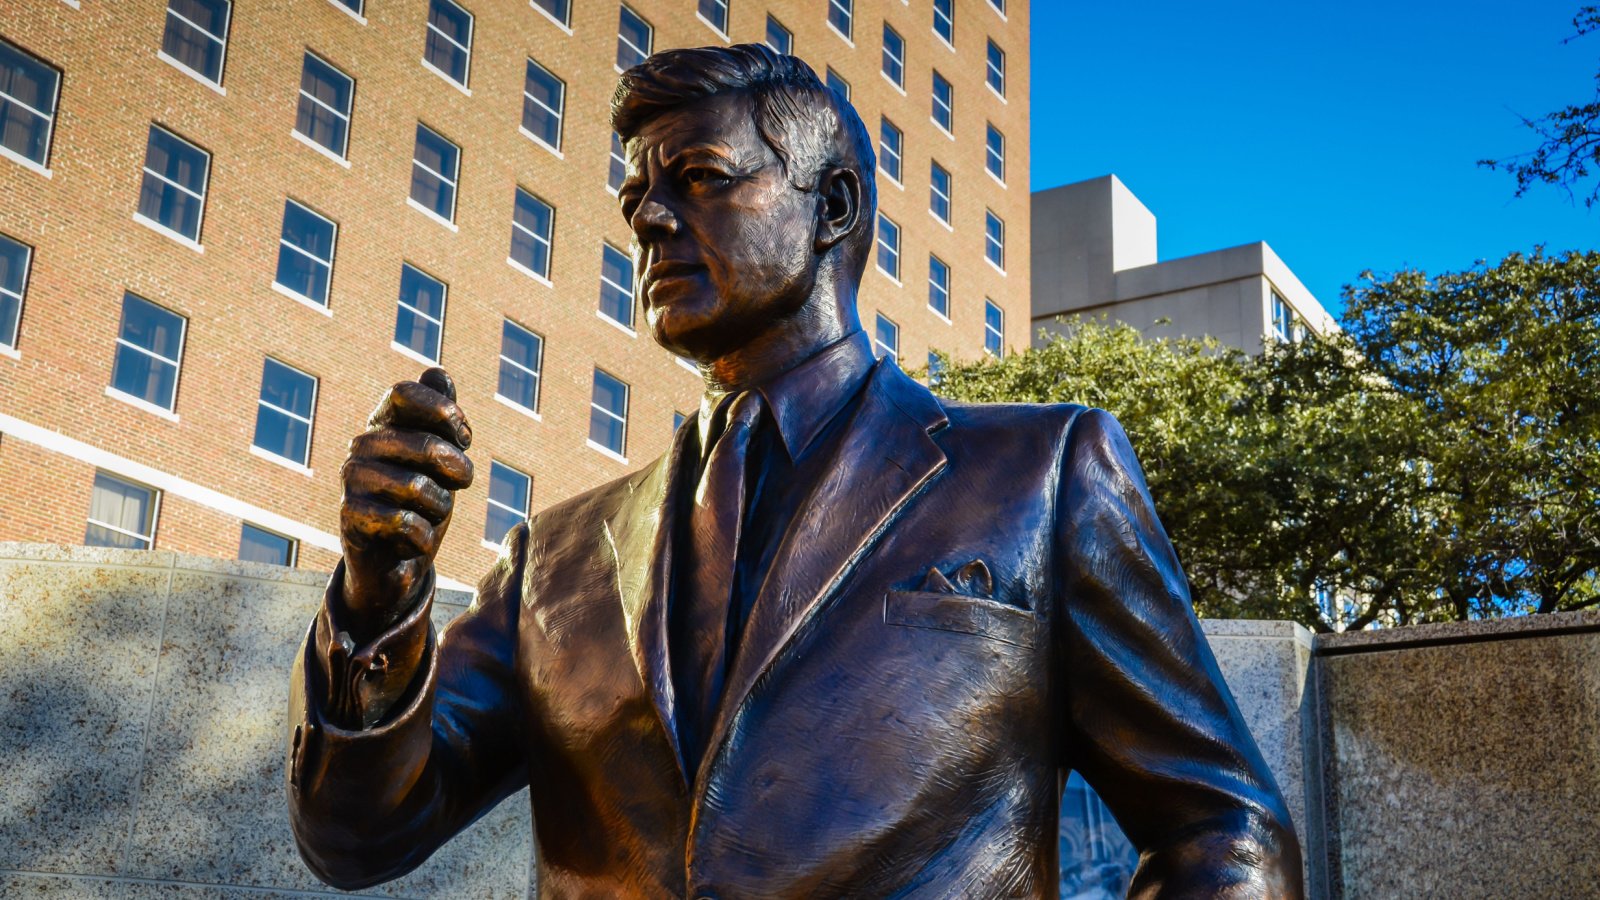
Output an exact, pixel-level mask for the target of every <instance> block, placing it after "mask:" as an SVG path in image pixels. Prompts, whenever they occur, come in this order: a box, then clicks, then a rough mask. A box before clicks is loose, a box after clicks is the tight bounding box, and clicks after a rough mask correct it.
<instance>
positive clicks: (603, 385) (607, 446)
mask: <svg viewBox="0 0 1600 900" xmlns="http://www.w3.org/2000/svg"><path fill="white" fill-rule="evenodd" d="M589 443H591V444H594V445H595V446H597V447H600V448H602V449H604V450H607V451H609V452H611V453H614V454H616V455H617V456H626V455H627V454H626V453H625V452H624V451H625V450H626V449H627V445H628V385H627V382H624V381H622V380H620V379H618V378H616V377H614V376H612V375H609V374H607V373H605V372H603V371H601V370H600V369H595V370H594V393H593V394H592V395H591V397H590V399H589Z"/></svg>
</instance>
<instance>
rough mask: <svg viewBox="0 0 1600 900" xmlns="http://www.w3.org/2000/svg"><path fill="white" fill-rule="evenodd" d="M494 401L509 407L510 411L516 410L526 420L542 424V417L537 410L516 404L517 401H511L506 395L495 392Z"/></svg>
mask: <svg viewBox="0 0 1600 900" xmlns="http://www.w3.org/2000/svg"><path fill="white" fill-rule="evenodd" d="M494 399H495V402H497V403H499V404H500V405H502V406H509V407H511V408H512V409H514V410H516V411H517V412H519V413H522V414H523V415H525V416H527V417H528V418H530V419H532V420H534V421H535V422H543V421H544V417H543V416H541V415H539V412H538V410H533V409H529V408H527V407H526V406H523V405H522V404H521V403H518V402H517V401H515V400H513V399H511V398H510V397H507V396H506V395H504V394H502V393H500V392H499V391H495V394H494Z"/></svg>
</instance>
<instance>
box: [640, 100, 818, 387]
mask: <svg viewBox="0 0 1600 900" xmlns="http://www.w3.org/2000/svg"><path fill="white" fill-rule="evenodd" d="M754 113H755V106H754V103H753V102H752V101H751V99H750V98H749V97H747V96H745V95H742V94H731V95H721V96H716V97H711V98H708V99H706V100H703V101H700V102H699V103H695V104H692V105H690V106H685V107H682V108H679V109H675V110H671V111H669V112H666V113H662V114H661V115H659V116H657V117H656V118H654V119H652V120H651V121H650V122H648V123H647V124H646V125H645V126H644V128H643V129H641V130H640V132H639V134H637V135H636V136H635V137H634V138H633V139H632V140H630V141H628V144H627V157H628V172H627V177H626V178H625V179H624V180H623V183H622V187H621V190H620V191H619V192H618V197H619V199H620V200H621V203H622V214H623V217H624V218H626V219H627V220H628V224H629V226H631V227H632V229H633V235H634V241H633V269H634V287H635V296H637V297H638V298H639V299H640V302H641V303H643V304H644V314H645V321H646V322H647V323H648V324H649V326H650V331H651V334H652V335H653V336H654V337H655V339H656V341H657V342H658V343H660V344H661V345H662V346H663V347H666V348H667V349H668V350H671V351H672V352H674V353H677V354H679V355H681V356H686V357H689V358H690V359H694V360H697V361H701V362H708V361H710V360H714V359H718V358H720V357H722V356H724V355H726V354H728V353H730V352H732V351H734V350H737V349H739V348H740V347H742V346H744V345H745V344H747V343H749V342H750V341H751V340H752V339H754V338H755V337H757V336H759V335H761V334H763V333H764V332H766V331H768V330H769V329H773V328H783V327H793V323H794V322H795V321H796V313H798V312H799V311H800V309H801V308H802V307H803V306H804V305H805V303H806V300H807V299H808V298H809V297H810V295H811V290H812V286H813V284H814V283H815V281H816V274H817V266H818V262H819V259H820V257H819V256H818V253H817V252H816V248H815V236H816V227H817V221H818V214H819V210H820V206H819V200H818V197H817V195H816V194H815V193H813V192H810V191H803V190H800V189H798V188H796V187H794V185H792V184H791V183H790V182H789V179H788V177H787V176H786V174H785V172H784V166H783V161H782V160H781V159H780V158H779V157H778V156H777V154H776V153H774V152H773V150H772V148H771V147H769V146H767V142H766V141H764V140H763V139H762V137H761V133H760V132H759V131H758V130H757V129H756V125H755V116H754Z"/></svg>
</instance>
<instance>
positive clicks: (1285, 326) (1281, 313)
mask: <svg viewBox="0 0 1600 900" xmlns="http://www.w3.org/2000/svg"><path fill="white" fill-rule="evenodd" d="M1272 336H1273V337H1275V338H1277V339H1278V340H1280V341H1282V342H1284V343H1289V342H1290V341H1293V340H1296V339H1298V337H1299V334H1297V332H1296V328H1295V316H1294V310H1293V309H1292V308H1290V306H1289V301H1287V300H1285V299H1283V295H1282V294H1279V293H1278V292H1277V291H1273V292H1272Z"/></svg>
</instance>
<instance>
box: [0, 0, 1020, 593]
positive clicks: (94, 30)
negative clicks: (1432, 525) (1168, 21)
mask: <svg viewBox="0 0 1600 900" xmlns="http://www.w3.org/2000/svg"><path fill="white" fill-rule="evenodd" d="M762 40H766V41H768V42H769V43H773V44H774V45H777V46H779V47H780V49H790V50H791V52H794V53H795V54H797V55H798V56H800V57H801V58H803V59H805V60H806V61H807V62H809V63H810V64H811V65H812V66H813V67H815V68H816V69H817V71H818V73H819V74H822V75H825V76H826V77H827V78H828V79H829V81H830V83H833V84H835V85H836V87H837V88H838V89H840V90H848V91H849V94H850V99H851V101H852V102H853V103H854V105H855V106H856V108H857V110H858V111H859V112H860V113H861V116H862V119H863V120H864V121H865V122H866V124H867V127H868V129H869V130H870V131H871V132H872V133H873V134H874V135H877V136H878V137H879V140H880V143H879V153H880V156H881V157H882V163H881V168H880V172H879V178H878V182H879V198H880V199H879V205H880V210H881V213H882V216H883V218H882V219H880V227H879V235H878V244H879V245H878V248H877V257H876V260H875V265H872V266H869V267H868V270H867V273H866V276H865V278H864V284H863V290H862V294H861V303H860V308H861V316H862V321H863V324H864V326H865V327H866V329H867V330H868V332H869V333H870V334H872V336H873V337H874V338H875V341H876V343H877V346H878V347H879V349H880V352H892V353H895V354H896V355H897V356H898V358H899V359H900V360H901V361H902V365H903V367H904V368H907V369H916V368H920V367H922V366H923V365H925V364H926V360H927V353H928V351H930V350H931V349H938V350H942V351H945V352H948V353H950V354H953V355H956V356H974V355H977V354H979V353H983V352H985V351H986V350H988V351H991V352H1003V349H1004V347H1006V346H1007V345H1011V344H1025V343H1026V341H1027V328H1028V320H1029V283H1028V279H1029V270H1030V266H1029V258H1028V248H1029V243H1030V241H1029V233H1028V228H1029V225H1028V214H1029V197H1028V94H1029V85H1028V9H1027V5H1026V3H1025V2H1024V0H910V2H901V0H768V2H758V0H629V2H628V3H627V4H621V3H619V2H618V0H458V2H453V0H252V2H248V3H244V2H241V3H230V2H227V0H170V2H163V0H0V196H3V197H4V198H5V199H4V201H3V202H0V479H3V483H5V484H6V485H7V486H8V490H7V492H6V498H5V499H4V500H0V540H33V541H52V542H59V543H81V542H89V543H108V544H115V545H119V546H134V547H139V546H152V545H153V546H156V547H162V548H168V549H174V550H181V551H188V552H197V553H205V554H210V555H214V556H222V557H233V556H236V555H244V556H247V557H250V558H255V559H264V560H273V559H279V560H289V561H291V562H297V563H298V564H300V565H305V566H310V567H315V568H329V567H331V565H332V564H333V562H334V560H335V558H336V554H337V552H338V542H337V538H336V529H337V509H338V502H339V494H340V485H339V476H338V470H339V463H340V461H341V460H342V458H343V456H344V452H345V444H346V441H347V439H348V438H349V437H350V436H351V435H353V434H355V433H356V432H357V431H359V430H360V428H361V427H362V425H363V423H364V421H365V417H366V415H367V413H368V412H369V411H370V410H371V408H372V406H373V404H374V403H375V402H376V400H377V399H378V397H379V396H380V394H381V393H382V391H383V390H384V389H385V388H386V387H387V386H388V385H390V384H392V383H393V382H395V381H397V380H400V379H404V378H414V377H416V375H417V373H418V372H419V371H420V370H421V369H422V368H423V367H425V366H426V365H431V364H433V363H434V362H437V363H438V364H440V365H443V366H444V367H445V368H446V369H448V370H449V371H450V372H451V374H452V375H453V376H454V378H455V379H456V382H457V385H458V392H459V401H460V403H461V405H462V407H463V408H464V409H465V410H466V412H467V414H468V416H469V417H470V418H471V420H472V422H473V425H474V431H475V440H474V444H473V447H472V451H471V453H472V457H473V460H474V462H475V464H476V467H477V480H476V482H475V483H474V484H473V486H472V487H471V488H470V489H468V490H466V491H464V492H462V493H461V494H460V495H459V496H458V498H457V506H456V513H455V518H454V522H453V524H452V527H451V530H450V538H449V539H448V540H447V541H446V543H445V546H444V548H443V549H442V551H441V553H440V555H439V567H440V573H441V576H442V577H443V578H444V579H445V583H447V584H460V583H468V584H470V583H471V582H473V581H475V580H476V578H477V577H478V575H479V574H481V573H482V571H484V570H485V569H486V567H487V565H488V563H489V561H490V560H491V559H492V557H493V555H494V553H495V552H496V548H497V542H498V540H499V537H500V535H501V534H503V533H504V530H505V529H506V528H507V527H509V523H510V522H513V521H515V520H517V519H519V518H521V517H522V516H524V515H526V514H527V513H529V512H532V511H536V510H538V509H540V508H542V507H545V506H548V505H550V504H552V503H555V502H558V501H560V500H562V499H564V498H566V497H568V496H570V495H572V494H574V493H576V492H578V491H580V490H582V489H584V488H587V487H590V486H592V485H595V484H599V483H601V482H604V481H608V480H610V479H612V478H616V477H618V476H620V475H623V474H625V473H627V472H629V471H632V470H634V469H637V468H639V467H640V466H642V465H643V464H644V463H646V462H648V461H649V460H650V459H652V458H653V457H655V456H656V455H657V454H659V453H661V452H663V451H664V450H665V449H666V447H667V445H668V441H669V439H670V436H671V432H672V429H673V426H674V421H675V413H677V412H678V411H685V412H686V411H689V410H692V409H694V408H696V401H697V397H698V394H699V382H698V379H697V377H696V376H695V375H694V373H693V372H692V371H691V370H689V369H688V368H687V367H686V366H684V365H682V364H681V363H680V362H678V361H677V360H675V359H674V358H673V357H672V356H671V355H669V354H668V353H666V352H665V351H663V350H661V349H660V348H658V347H656V346H655V344H654V343H653V342H652V341H651V340H650V338H649V336H648V334H642V333H640V331H641V327H640V326H641V324H642V323H641V322H640V321H639V319H640V316H639V313H638V312H637V306H636V304H635V303H634V301H633V297H632V292H633V286H632V272H631V264H630V262H629V261H628V256H627V248H628V238H629V232H628V229H627V227H626V225H625V223H624V222H623V220H622V217H621V216H620V214H619V213H618V212H617V208H616V200H615V197H614V196H613V194H612V193H611V190H612V189H614V186H615V184H616V179H617V178H618V175H617V160H616V158H615V155H614V154H615V150H614V146H615V145H614V143H613V137H612V134H611V131H610V127H609V124H608V122H607V118H608V116H607V114H606V113H607V101H608V99H609V97H610V94H611V91H612V89H613V87H614V86H615V82H616V77H617V72H618V66H619V65H622V66H626V65H627V64H630V61H632V60H637V59H640V58H642V57H643V55H646V54H648V53H650V52H652V51H654V50H659V49H664V48H668V47H681V46H695V45H705V44H714V43H728V42H733V41H762ZM784 44H788V47H787V48H785V47H783V46H782V45H784Z"/></svg>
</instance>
